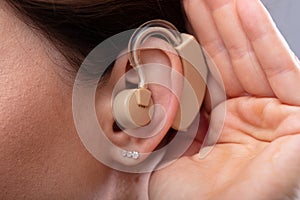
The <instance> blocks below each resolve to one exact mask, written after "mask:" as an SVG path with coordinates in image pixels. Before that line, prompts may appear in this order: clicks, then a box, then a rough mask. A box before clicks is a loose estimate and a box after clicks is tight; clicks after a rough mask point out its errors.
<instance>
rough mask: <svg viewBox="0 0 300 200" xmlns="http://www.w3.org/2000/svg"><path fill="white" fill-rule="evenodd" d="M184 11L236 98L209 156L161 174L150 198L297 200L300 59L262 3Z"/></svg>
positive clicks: (233, 0) (230, 2)
mask: <svg viewBox="0 0 300 200" xmlns="http://www.w3.org/2000/svg"><path fill="white" fill-rule="evenodd" d="M184 8H185V11H186V14H187V17H188V21H189V24H190V26H191V28H192V31H193V33H194V35H195V36H196V37H197V39H198V40H199V41H200V43H201V44H202V46H203V47H204V48H205V50H206V51H207V53H208V54H209V56H210V58H211V59H212V61H213V62H214V63H215V66H216V67H217V69H218V71H219V72H220V74H221V76H222V79H223V84H224V87H225V91H226V95H227V97H228V99H227V100H226V101H225V102H222V103H220V105H219V106H217V107H215V108H214V109H213V110H212V112H211V121H213V120H214V119H216V118H218V116H220V115H224V114H223V113H222V112H220V110H222V109H218V107H220V106H222V105H226V106H225V108H226V111H225V115H224V126H223V129H222V132H221V135H220V137H219V140H218V142H217V144H215V145H214V148H213V149H212V151H211V152H210V153H209V154H208V155H207V156H206V157H204V158H201V159H200V158H199V154H198V153H195V154H194V155H192V156H184V157H181V158H179V159H178V160H177V161H175V162H174V163H173V164H171V165H169V166H168V167H166V168H164V169H161V170H158V171H156V172H154V173H153V175H152V177H151V180H150V185H149V196H150V199H160V200H163V199H174V200H175V199H266V200H269V199H294V198H296V197H297V193H298V188H299V183H300V70H299V62H298V59H297V58H296V57H295V56H294V54H293V53H292V52H291V50H290V49H289V47H288V45H287V43H286V42H285V41H284V39H283V37H282V36H281V35H280V33H279V31H278V30H277V28H276V27H275V25H274V23H273V21H272V19H271V17H270V16H269V14H268V12H267V11H266V10H265V8H264V7H263V5H262V4H261V3H260V1H258V0H184ZM218 81H219V83H220V84H221V80H220V79H218ZM202 150H203V149H202ZM299 194H300V192H299Z"/></svg>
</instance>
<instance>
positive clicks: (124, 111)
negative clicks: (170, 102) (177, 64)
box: [113, 20, 207, 130]
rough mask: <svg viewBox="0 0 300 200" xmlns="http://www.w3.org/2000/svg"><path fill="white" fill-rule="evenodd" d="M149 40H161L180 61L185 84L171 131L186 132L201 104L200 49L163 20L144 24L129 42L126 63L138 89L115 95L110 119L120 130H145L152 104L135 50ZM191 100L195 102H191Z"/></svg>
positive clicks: (203, 87)
mask: <svg viewBox="0 0 300 200" xmlns="http://www.w3.org/2000/svg"><path fill="white" fill-rule="evenodd" d="M152 36H153V37H159V38H162V39H165V40H166V41H167V42H168V43H169V44H171V45H172V46H173V47H174V48H175V50H176V51H177V53H178V54H179V56H180V58H181V61H182V66H183V74H184V77H185V79H186V80H187V81H188V83H184V85H183V90H182V95H181V97H180V109H179V112H178V113H177V115H176V117H175V120H174V122H173V125H172V127H173V128H174V129H176V130H186V129H187V128H188V127H189V126H190V125H191V123H192V122H193V120H194V119H195V117H196V116H197V114H198V112H199V110H200V107H201V104H202V102H203V99H204V95H205V90H206V77H207V67H206V62H205V59H204V56H203V52H202V49H201V47H200V45H199V44H198V42H197V41H196V39H195V38H194V37H193V36H191V35H188V34H180V33H179V32H178V30H177V29H176V27H175V26H174V25H172V24H171V23H169V22H167V21H164V20H152V21H149V22H146V23H145V24H143V25H142V26H141V27H140V28H138V29H137V30H136V31H135V32H134V33H133V35H132V37H131V38H130V41H129V44H128V50H129V53H130V56H129V61H130V64H131V66H132V67H133V68H134V69H135V70H136V71H137V73H138V76H139V85H138V88H137V89H131V90H123V91H121V92H120V93H119V94H117V96H116V97H115V99H114V102H113V114H114V118H115V120H116V122H117V124H119V125H121V126H122V127H123V128H138V127H142V126H146V125H147V124H149V123H150V121H151V114H150V108H151V107H152V105H153V100H152V98H151V91H150V90H148V89H147V85H146V77H145V74H144V73H143V69H142V67H141V64H142V63H141V61H140V50H139V48H140V47H141V46H142V44H143V43H144V42H145V41H146V40H147V39H148V38H149V37H152ZM189 84H190V85H191V87H192V88H191V89H190V88H189V87H190V86H189ZM194 96H196V99H195V98H193V97H194Z"/></svg>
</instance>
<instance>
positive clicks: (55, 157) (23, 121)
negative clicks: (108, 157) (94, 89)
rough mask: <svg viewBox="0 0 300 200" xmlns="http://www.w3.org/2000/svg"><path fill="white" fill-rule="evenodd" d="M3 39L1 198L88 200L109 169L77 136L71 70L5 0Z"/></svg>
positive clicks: (0, 23)
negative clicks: (66, 69) (94, 156)
mask: <svg viewBox="0 0 300 200" xmlns="http://www.w3.org/2000/svg"><path fill="white" fill-rule="evenodd" d="M0 36H1V37H0V160H1V162H0V197H1V199H3V198H4V199H18V198H26V197H27V198H29V197H30V198H31V199H43V198H44V197H45V196H47V197H51V198H52V199H62V198H67V199H88V198H89V196H87V194H93V195H95V194H96V193H97V192H96V191H101V190H100V188H101V189H103V185H102V184H104V183H105V180H108V178H107V177H106V175H105V174H108V173H107V170H108V169H107V168H105V167H104V166H102V165H101V164H99V162H98V161H96V160H94V159H93V158H92V157H91V156H90V155H89V153H88V152H87V151H86V150H85V148H84V147H83V145H82V144H81V142H80V140H79V138H78V136H77V134H76V130H75V128H74V124H73V117H72V109H71V106H72V98H71V97H72V93H71V92H72V78H70V77H71V76H70V75H69V74H68V72H67V71H65V68H68V67H70V66H69V65H68V64H67V62H66V61H65V59H64V58H63V57H62V56H61V55H60V54H59V53H58V51H57V50H56V49H55V48H54V47H53V46H52V45H51V44H50V43H49V42H47V41H46V40H45V39H43V37H42V36H40V35H38V34H37V33H34V32H33V30H32V29H30V28H29V26H27V25H25V24H24V23H23V22H21V21H20V20H19V19H18V18H17V17H16V16H15V15H14V14H13V11H12V10H11V9H10V8H9V7H8V5H6V4H5V2H4V1H1V2H0ZM66 77H69V78H66ZM2 195H3V196H2ZM96 195H97V194H96ZM98 195H102V194H98Z"/></svg>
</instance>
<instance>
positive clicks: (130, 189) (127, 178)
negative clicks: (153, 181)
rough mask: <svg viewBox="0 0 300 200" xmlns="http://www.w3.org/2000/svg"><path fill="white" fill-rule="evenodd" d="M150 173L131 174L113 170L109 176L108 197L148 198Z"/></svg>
mask: <svg viewBox="0 0 300 200" xmlns="http://www.w3.org/2000/svg"><path fill="white" fill-rule="evenodd" d="M149 179H150V173H147V174H131V173H123V172H118V171H114V172H113V173H112V176H111V178H110V184H109V185H110V186H109V187H108V188H110V189H109V190H107V195H106V196H108V197H109V198H108V199H132V200H148V186H149Z"/></svg>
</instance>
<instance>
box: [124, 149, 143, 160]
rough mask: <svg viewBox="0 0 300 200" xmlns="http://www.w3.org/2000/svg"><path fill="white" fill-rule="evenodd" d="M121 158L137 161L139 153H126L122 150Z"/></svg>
mask: <svg viewBox="0 0 300 200" xmlns="http://www.w3.org/2000/svg"><path fill="white" fill-rule="evenodd" d="M122 156H123V157H126V158H132V159H135V160H137V159H139V157H140V153H139V152H137V151H126V150H123V151H122Z"/></svg>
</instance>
